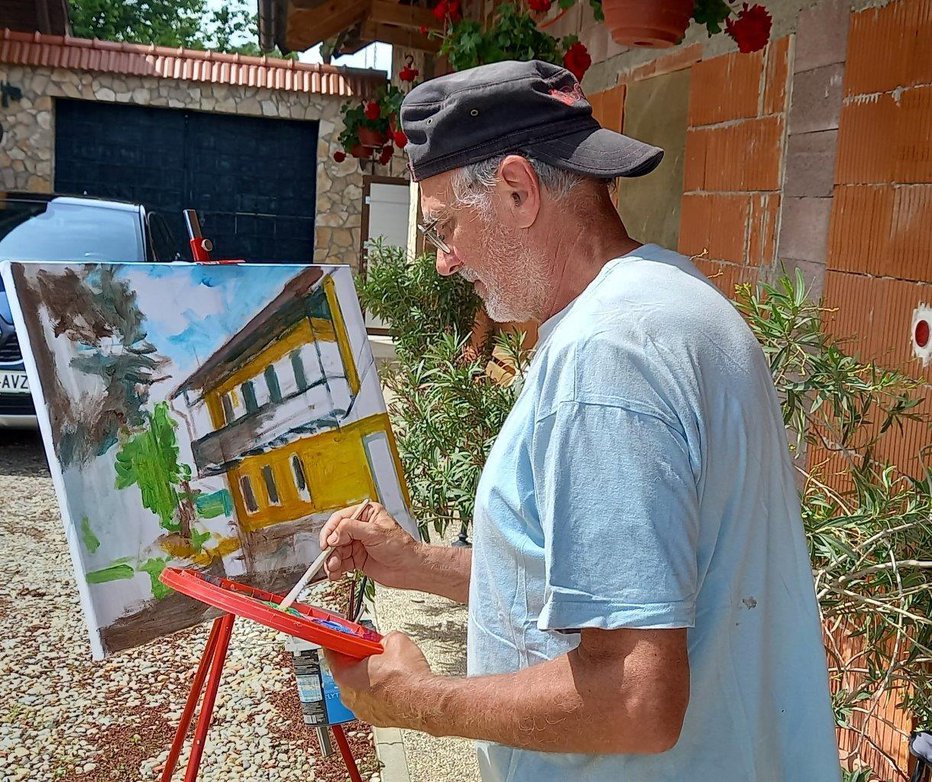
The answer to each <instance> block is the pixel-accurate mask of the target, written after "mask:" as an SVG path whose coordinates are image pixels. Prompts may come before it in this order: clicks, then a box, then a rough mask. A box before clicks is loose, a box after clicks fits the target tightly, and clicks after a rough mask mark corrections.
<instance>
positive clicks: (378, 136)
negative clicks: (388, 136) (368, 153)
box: [359, 128, 385, 147]
mask: <svg viewBox="0 0 932 782" xmlns="http://www.w3.org/2000/svg"><path fill="white" fill-rule="evenodd" d="M359 143H360V144H362V145H363V146H366V147H381V146H382V145H383V144H385V134H384V133H383V132H382V131H381V130H376V129H375V128H360V129H359Z"/></svg>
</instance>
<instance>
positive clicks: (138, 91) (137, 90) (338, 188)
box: [0, 64, 362, 268]
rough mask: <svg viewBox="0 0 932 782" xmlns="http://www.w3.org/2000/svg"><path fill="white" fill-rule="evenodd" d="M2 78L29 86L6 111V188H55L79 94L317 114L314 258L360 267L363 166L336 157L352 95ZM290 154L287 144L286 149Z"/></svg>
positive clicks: (2, 161) (124, 79)
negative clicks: (63, 111)
mask: <svg viewBox="0 0 932 782" xmlns="http://www.w3.org/2000/svg"><path fill="white" fill-rule="evenodd" d="M0 81H8V82H9V83H11V84H12V85H14V86H16V87H19V88H20V89H21V90H22V93H23V97H22V99H21V100H20V101H10V105H9V106H8V107H7V108H3V109H0V125H2V127H3V131H4V133H3V138H2V139H0V189H2V190H28V191H36V192H50V191H51V190H52V186H53V182H54V173H55V160H54V150H55V118H54V112H55V103H54V99H55V98H57V97H62V98H78V99H84V100H93V101H104V102H109V103H127V104H135V105H141V106H153V107H162V108H176V109H190V110H196V111H208V112H219V113H225V114H240V115H247V116H258V117H269V118H280V119H297V120H316V121H317V122H318V123H319V134H320V135H319V137H318V148H317V159H318V161H319V164H318V169H317V219H316V230H315V240H314V261H315V262H317V263H345V264H349V265H351V266H353V267H354V268H356V267H357V265H358V256H359V251H358V248H359V229H360V216H361V209H362V172H361V171H360V168H359V164H358V162H357V161H356V160H354V159H352V158H350V159H348V160H346V161H344V162H343V163H340V164H338V163H336V162H334V160H333V153H334V152H335V151H336V150H337V149H339V144H338V143H337V137H338V136H339V134H340V131H341V130H342V121H341V118H340V111H339V110H340V106H341V104H342V103H343V102H344V100H345V98H342V97H336V96H333V97H331V96H327V95H317V94H312V93H307V92H295V91H286V90H272V89H264V88H258V87H245V86H236V85H228V84H215V83H210V82H194V81H181V80H171V79H162V78H155V77H148V76H131V75H125V76H123V75H115V74H110V73H93V72H90V71H77V70H66V69H59V68H55V69H53V68H30V67H20V66H7V65H2V64H0ZM282 152H283V154H287V150H283V151H282Z"/></svg>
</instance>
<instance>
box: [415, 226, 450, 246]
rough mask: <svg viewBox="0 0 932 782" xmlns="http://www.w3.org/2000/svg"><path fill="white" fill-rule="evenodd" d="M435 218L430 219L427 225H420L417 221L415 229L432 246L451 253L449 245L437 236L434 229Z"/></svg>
mask: <svg viewBox="0 0 932 782" xmlns="http://www.w3.org/2000/svg"><path fill="white" fill-rule="evenodd" d="M436 225H437V221H436V220H431V221H430V222H429V223H428V224H427V225H421V224H420V223H418V226H417V230H418V231H420V232H421V235H422V236H423V237H424V238H425V239H426V240H427V241H428V242H430V243H431V244H432V245H433V246H434V247H436V248H437V249H438V250H440V252H442V253H445V254H446V255H452V252H451V251H450V247H449V245H448V244H447V243H446V242H445V241H443V239H441V238H440V236H438V234H437V231H436Z"/></svg>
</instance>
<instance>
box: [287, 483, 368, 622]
mask: <svg viewBox="0 0 932 782" xmlns="http://www.w3.org/2000/svg"><path fill="white" fill-rule="evenodd" d="M368 507H369V498H368V497H367V498H366V499H365V500H364V501H363V503H362V505H360V506H359V507H358V508H356V511H355V512H354V513H353V515H352V516H351V517H350V518H351V519H352V520H353V521H356V520H357V519H359V517H360V516H362V512H363V511H364V510H365V509H366V508H368ZM331 553H333V546H327V548H325V549H324V550H323V551H321V552H320V555H319V556H318V557H317V559H315V560H314V561H313V562H312V563H311V566H310V567H309V568H308V569H307V570H305V571H304V575H303V576H301V578H300V580H299V581H298V583H297V584H295V585H294V586H293V587H292V588H291V591H290V592H289V593H288V594H287V595H285V599H284V600H282V602H281V603H279V604H278V610H279V611H287V610H288V608H289V606H291V604H292V603H293V602H294V601H295V600H297V599H298V595H300V594H301V590H302V589H304V587H306V586H307V585H308V584H309V583H310V581H311V579H312V578H314V576H316V575H317V571H318V570H320V569H321V568H322V567H323V565H324V562H326V561H327V557H329V556H330V554H331Z"/></svg>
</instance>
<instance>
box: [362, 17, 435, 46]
mask: <svg viewBox="0 0 932 782" xmlns="http://www.w3.org/2000/svg"><path fill="white" fill-rule="evenodd" d="M359 37H360V38H362V39H364V40H367V41H382V42H383V43H390V44H391V45H392V46H401V47H403V48H405V49H416V50H417V51H421V52H430V53H432V54H436V53H437V52H438V51H440V43H441V42H440V41H439V40H438V39H436V38H428V37H427V36H426V35H421V33H420V32H419V31H417V30H409V29H406V28H404V27H393V26H392V25H388V24H378V23H377V22H373V21H371V20H369V21H367V22H363V24H362V30H361V31H360V36H359Z"/></svg>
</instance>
